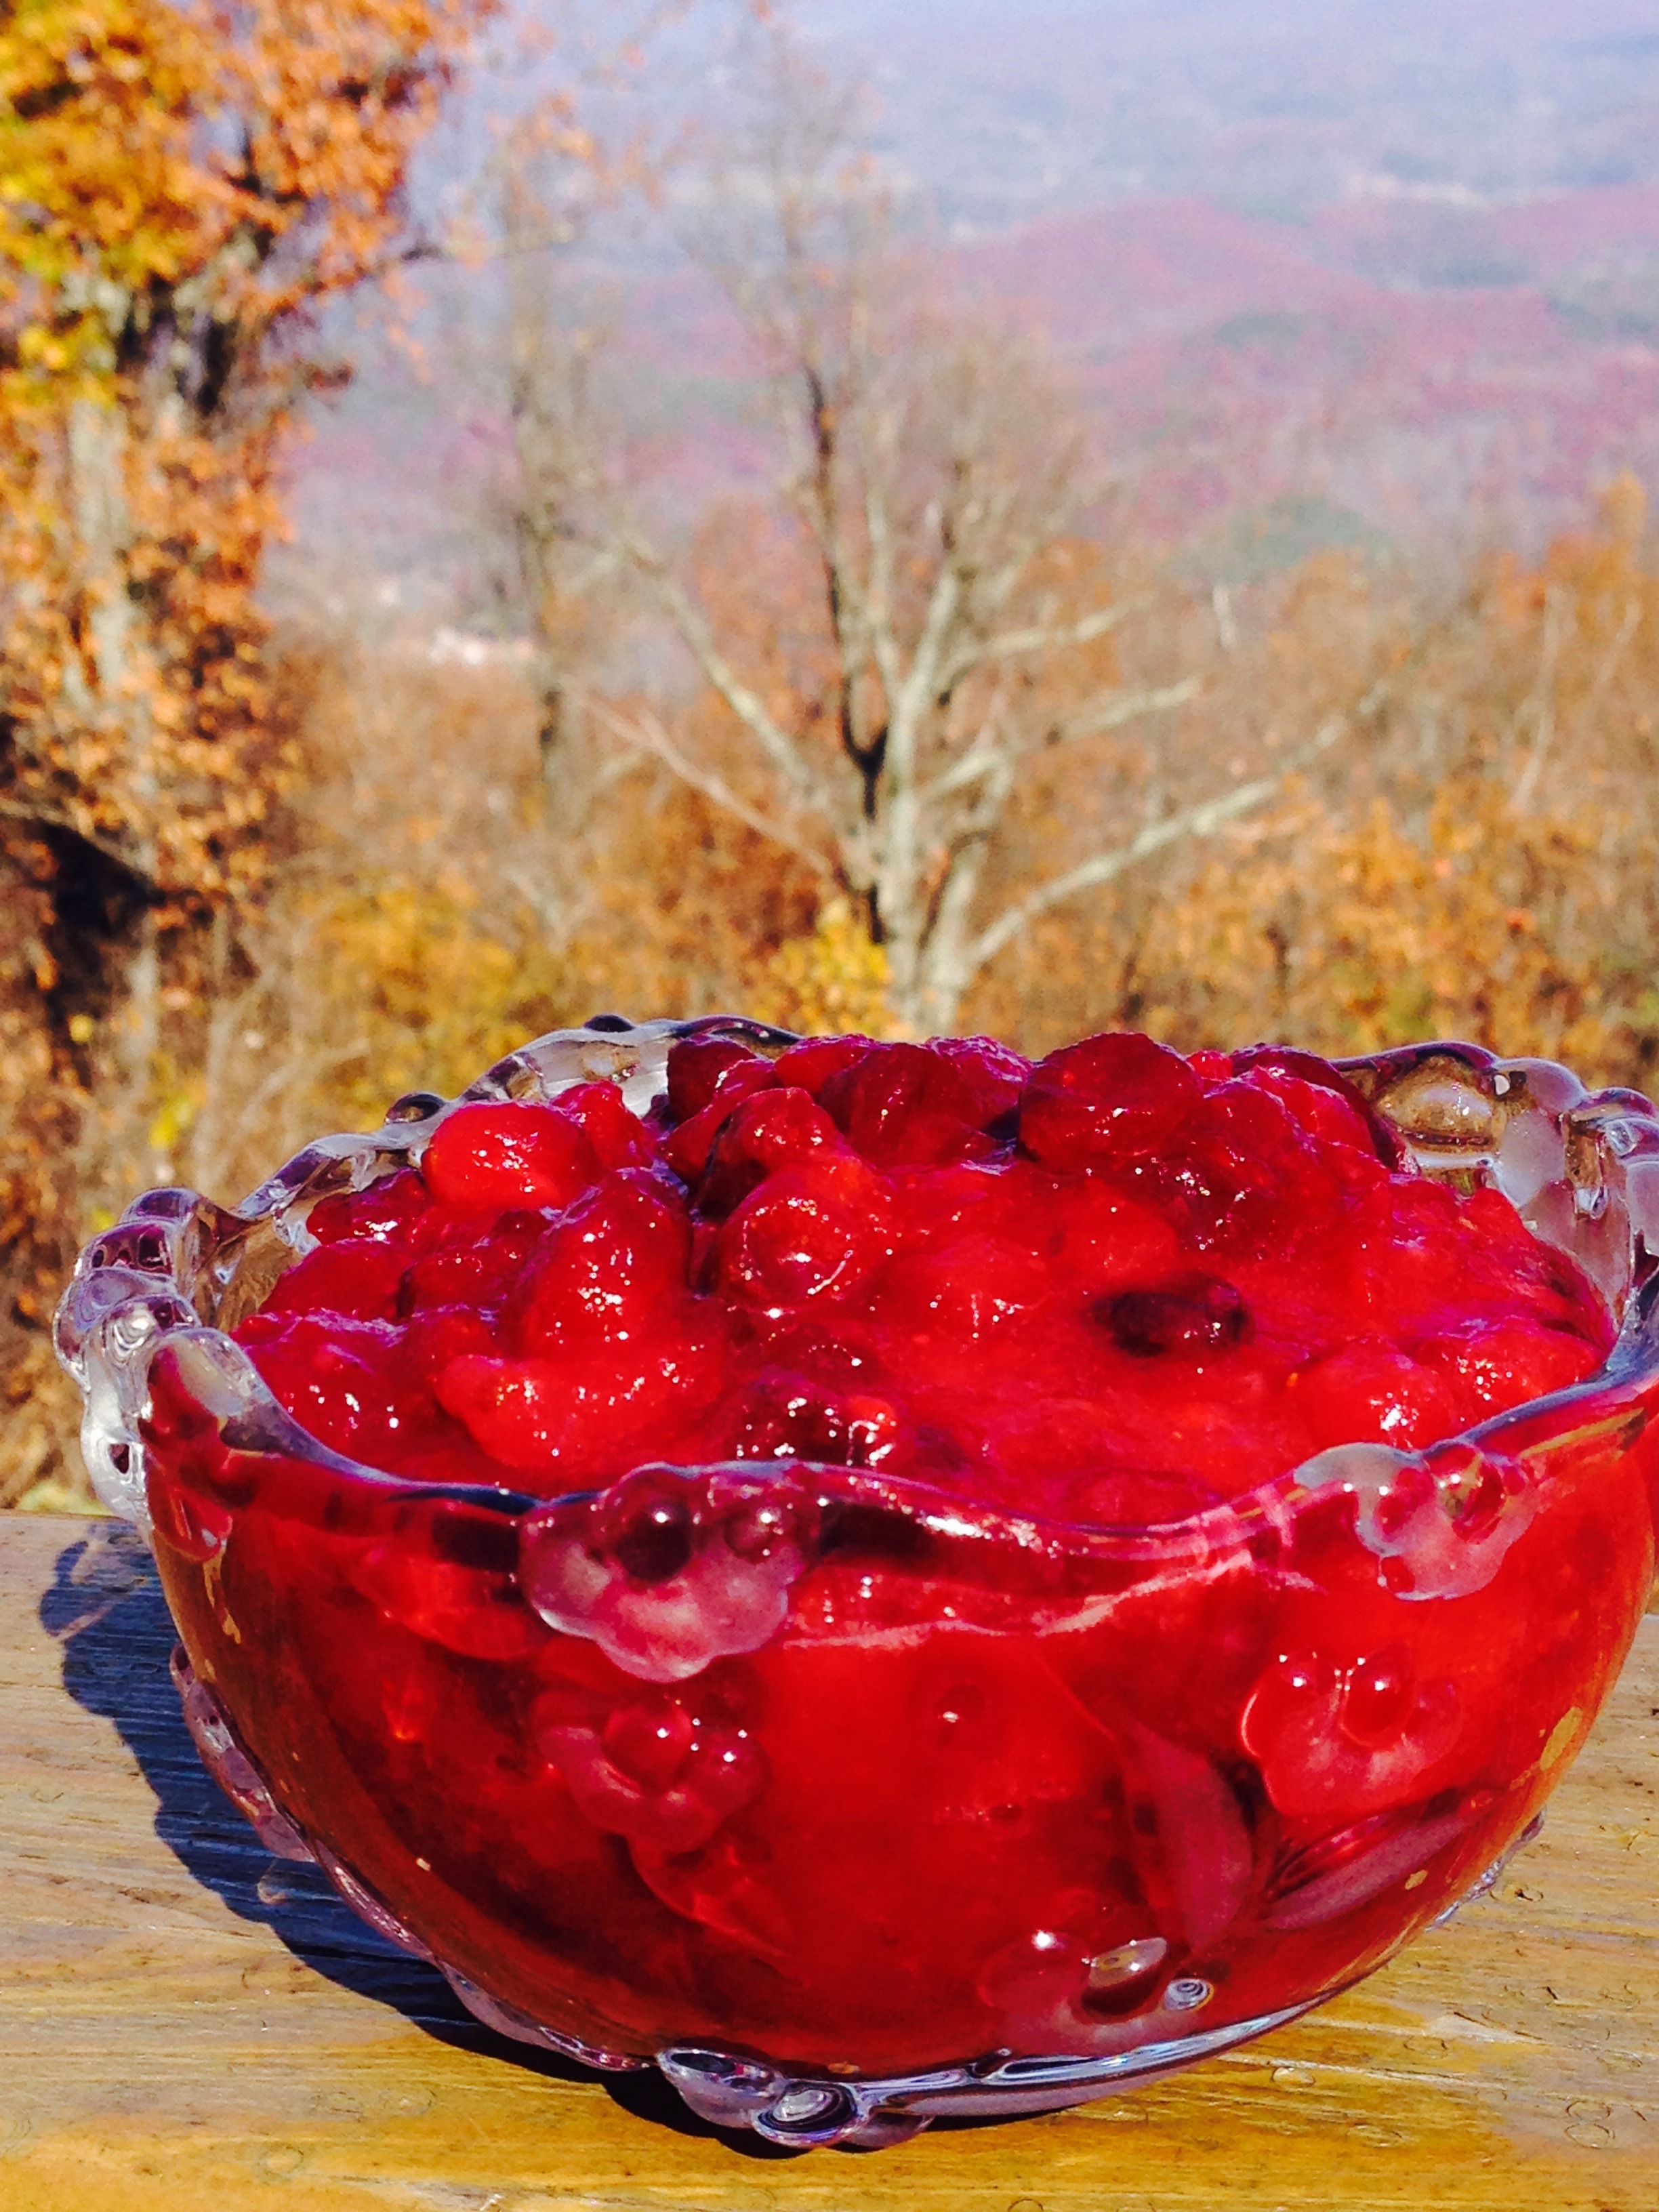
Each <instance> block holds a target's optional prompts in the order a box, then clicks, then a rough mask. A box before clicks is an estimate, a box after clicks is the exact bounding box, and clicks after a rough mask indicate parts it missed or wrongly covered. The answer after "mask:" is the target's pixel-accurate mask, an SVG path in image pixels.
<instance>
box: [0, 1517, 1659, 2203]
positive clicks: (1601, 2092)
mask: <svg viewBox="0 0 1659 2212" xmlns="http://www.w3.org/2000/svg"><path fill="white" fill-rule="evenodd" d="M170 1642H171V1633H170V1630H169V1627H168V1626H167V1620H166V1616H165V1613H164V1611H163V1609H162V1606H161V1600H160V1598H159V1595H157V1593H156V1590H155V1583H154V1581H153V1579H152V1578H151V1577H150V1574H149V1567H148V1562H147V1559H146V1558H145V1555H144V1554H143V1551H142V1550H141V1549H139V1548H138V1547H136V1546H135V1545H134V1544H133V1543H132V1541H131V1540H130V1539H129V1538H127V1537H126V1536H125V1534H113V1535H112V1533H111V1532H110V1529H109V1528H108V1525H107V1524H99V1523H86V1522H76V1521H70V1520H62V1519H52V1518H47V1517H44V1516H43V1517H38V1518H35V1517H30V1518H10V1519H5V1520H0V2207H3V2208H4V2212H112V2208H119V2212H197V2208H200V2212H253V2208H255V2207H258V2208H261V2209H262V2212H274V2208H280V2207H282V2206H284V2205H290V2206H293V2207H295V2208H296V2212H298V2208H301V2207H303V2208H305V2212H589V2208H592V2212H635V2208H647V2207H648V2208H652V2212H656V2209H657V2208H662V2212H670V2208H672V2212H726V2209H727V2208H732V2212H739V2209H740V2212H793V2208H796V2207H799V2208H804V2212H805V2209H807V2208H810V2212H1198V2209H1199V2208H1203V2212H1212V2208H1213V2212H1223V2208H1226V2212H1231V2208H1235V2207H1237V2208H1241V2212H1243V2208H1246V2207H1248V2208H1249V2212H1303V2208H1307V2209H1308V2212H1339V2209H1340V2208H1348V2207H1365V2208H1383V2207H1390V2208H1392V2207H1396V2206H1399V2207H1407V2206H1408V2207H1411V2208H1413V2212H1462V2208H1466V2207H1468V2208H1474V2207H1480V2208H1482V2212H1486V2208H1492V2212H1656V2208H1659V1618H1654V1617H1650V1619H1649V1620H1647V1621H1646V1622H1645V1623H1644V1630H1643V1635H1642V1638H1641V1640H1640V1642H1639V1644H1638V1649H1637V1652H1636V1655H1635V1656H1634V1657H1633V1659H1632V1663H1631V1666H1630V1668H1629V1669H1628V1671H1627V1673H1626V1678H1625V1680H1624V1683H1623V1686H1621V1688H1620V1692H1619V1693H1618V1695H1617V1696H1616V1698H1615V1699H1614V1700H1613V1705H1612V1708H1611V1709H1610V1711H1608V1712H1607V1715H1606V1716H1605V1717H1604V1718H1603V1720H1602V1723H1601V1728H1600V1729H1599V1731H1598V1733H1597V1735H1596V1736H1595V1739H1594V1741H1592V1743H1591V1745H1590V1747H1589V1749H1588V1751H1587V1752H1586V1753H1584V1756H1583V1759H1582V1760H1581V1761H1580V1763H1579V1765H1578V1766H1577V1769H1576V1771H1574V1772H1573V1774H1572V1775H1571V1777H1570V1778H1569V1779H1568V1781H1567V1783H1566V1784H1565V1785H1564V1787H1563V1789H1562V1790H1561V1792H1560V1794H1559V1797H1558V1798H1557V1800H1556V1802H1555V1805H1554V1807H1553V1811H1552V1815H1551V1820H1550V1824H1549V1826H1548V1828H1547V1831H1546V1832H1545V1835H1544V1837H1543V1838H1542V1839H1541V1841H1540V1842H1539V1843H1537V1844H1534V1846H1533V1848H1532V1849H1531V1850H1529V1851H1528V1852H1527V1853H1526V1854H1525V1855H1524V1856H1523V1857H1522V1858H1521V1859H1519V1860H1517V1861H1516V1863H1515V1864H1514V1866H1513V1867H1512V1868H1511V1869H1510V1874H1509V1875H1508V1876H1507V1877H1506V1878H1505V1879H1504V1881H1503V1883H1502V1884H1501V1885H1500V1888H1499V1891H1498V1894H1497V1895H1496V1896H1494V1897H1493V1898H1492V1899H1488V1900H1486V1902H1485V1903H1483V1904H1481V1905H1477V1906H1474V1907H1472V1908H1470V1909H1469V1910H1468V1911H1466V1912H1465V1913H1464V1914H1463V1915H1462V1917H1461V1918H1460V1919H1459V1920H1458V1921H1457V1922H1455V1923H1454V1924H1453V1925H1452V1926H1451V1927H1449V1928H1448V1929H1443V1930H1442V1931H1440V1932H1438V1933H1437V1934H1434V1935H1431V1936H1429V1937H1427V1938H1425V1940H1424V1941H1423V1942H1420V1943H1419V1945H1418V1946H1417V1947H1416V1948H1414V1949H1413V1951H1412V1952H1411V1953H1410V1954H1409V1955H1408V1956H1407V1957H1405V1958H1403V1959H1401V1960H1399V1961H1398V1962H1396V1964H1395V1966H1392V1967H1391V1968H1390V1969H1389V1971H1388V1972H1385V1973H1383V1974H1382V1975H1380V1976H1379V1977H1377V1978H1376V1979H1374V1980H1373V1981H1372V1982H1371V1983H1370V1984H1368V1985H1367V1986H1365V1987H1364V1989H1362V1990H1358V1991H1356V1992H1355V1993H1353V1994H1352V1995H1351V1996H1347V1997H1345V1998H1343V1999H1341V2000H1340V2001H1339V2002H1336V2003H1334V2004H1333V2005H1330V2006H1329V2007H1328V2008H1326V2009H1325V2010H1323V2011H1322V2012H1321V2013H1318V2014H1316V2015H1313V2016H1311V2017H1310V2019H1308V2020H1306V2021H1303V2022H1301V2023H1299V2024H1297V2026H1295V2027H1291V2028H1287V2029H1285V2030H1283V2031H1281V2032H1280V2033H1279V2034H1278V2035H1276V2036H1274V2037H1273V2038H1271V2039H1269V2040H1267V2041H1266V2042H1264V2043H1261V2044H1259V2045H1255V2047H1253V2048H1250V2049H1247V2050H1244V2051H1239V2052H1237V2053H1235V2054H1233V2055H1232V2056H1231V2057H1224V2058H1219V2059H1217V2060H1214V2061H1212V2062H1211V2063H1209V2064H1207V2065H1206V2066H1204V2067H1202V2068H1200V2069H1197V2070H1195V2071H1194V2072H1192V2073H1190V2074H1188V2075H1184V2076H1182V2077H1178V2078H1176V2079H1175V2080H1171V2081H1166V2082H1164V2083H1163V2084H1161V2085H1155V2086H1153V2087H1148V2088H1145V2089H1142V2090H1139V2091H1138V2092H1136V2093H1133V2094H1129V2095H1126V2096H1123V2097H1121V2098H1119V2099H1117V2100H1114V2101H1111V2102H1109V2103H1105V2104H1101V2105H1096V2106H1091V2107H1088V2108H1086V2109H1085V2110H1083V2111H1081V2112H1073V2113H1065V2114H1060V2115H1056V2116H1054V2117H1052V2118H1042V2119H1035V2120H1025V2121H1019V2122H1011V2123H1004V2124H1000V2125H996V2126H988V2127H978V2128H949V2129H939V2130H934V2131H933V2133H931V2134H928V2135H924V2136H921V2137H920V2138H919V2139H918V2140H917V2141H915V2142H912V2143H910V2144H908V2145H906V2146H905V2147H904V2148H901V2149H898V2150H895V2151H888V2152H884V2153H882V2154H879V2155H877V2156H873V2157H855V2156H848V2155H845V2154H839V2153H834V2152H817V2153H812V2154H806V2155H804V2156H795V2155H790V2154H782V2153H763V2154H757V2152H756V2151H755V2150H754V2149H752V2148H737V2147H734V2146H733V2145H732V2143H730V2142H726V2141H725V2140H722V2139H721V2138H720V2137H718V2136H715V2135H714V2134H713V2133H712V2131H710V2130H708V2129H706V2128H704V2127H703V2126H702V2124H700V2123H697V2122H696V2121H694V2120H692V2119H691V2118H690V2116H689V2115H687V2114H686V2113H685V2112H683V2111H682V2110H681V2109H680V2107H679V2106H678V2101H677V2100H675V2099H674V2098H672V2097H671V2095H670V2094H669V2093H667V2092H666V2090H665V2088H663V2087H661V2085H659V2083H658V2082H657V2081H656V2077H655V2076H654V2075H651V2076H639V2077H633V2078H620V2079H618V2080H617V2081H611V2082H605V2081H595V2080H592V2079H591V2078H588V2077H586V2076H579V2075H577V2074H576V2072H575V2070H574V2069H563V2068H562V2067H560V2066H559V2065H557V2064H556V2063H553V2062H548V2063H537V2062H534V2061H532V2063H528V2064H526V2061H525V2057H524V2054H523V2052H522V2051H520V2048H519V2047H518V2046H514V2045H507V2044H502V2043H500V2042H497V2041H496V2040H495V2039H494V2038H492V2037H491V2036H490V2035H489V2034H488V2033H485V2032H484V2031H483V2030H482V2029H480V2028H478V2027H476V2026H475V2025H474V2024H473V2023H472V2022H471V2021H470V2019H468V2018H467V2016H465V2015H464V2014H462V2013H461V2012H460V2010H459V2008H458V2006H457V2005H456V2004H455V2002H453V1999H452V1998H451V1997H450V1996H449V1995H448V1992H447V1990H446V1988H445V1987H444V1985H443V1984H442V1983H441V1981H440V1980H439V1979H438V1978H437V1976H436V1975H435V1973H432V1972H429V1971H428V1970H427V1969H425V1968H423V1967H421V1966H416V1965H415V1964H414V1963H412V1962H410V1960H406V1959H404V1958H402V1957H401V1956H400V1955H398V1954H396V1953H394V1952H393V1951H392V1950H391V1949H390V1948H388V1947H386V1946H385V1945H383V1944H381V1943H380V1942H379V1941H378V1940H377V1939H376V1938H375V1937H374V1936H372V1935H371V1934H370V1933H369V1932H368V1930H367V1929H365V1928H363V1927H362V1925H361V1924H360V1923H358V1922H357V1921H356V1919H355V1918H354V1917H352V1916H351V1915H350V1914H349V1912H347V1911H346V1910H345V1908H344V1907H343V1905H339V1904H338V1903H337V1902H336V1900H335V1899H334V1898H333V1896H332V1893H331V1892H329V1891H328V1890H327V1889H326V1887H325V1885H323V1884H322V1882H321V1881H320V1879H319V1878H317V1877H315V1876H314V1875H313V1871H312V1870H311V1869H294V1868H292V1867H289V1866H286V1865H281V1864H275V1865H273V1864H272V1863H270V1861H269V1860H267V1858H266V1857H265V1856H264V1853H263V1852H262V1851H261V1850H259V1848H258V1844H256V1842H255V1840H254V1838H253V1837H252V1834H251V1833H250V1832H248V1831H247V1830H246V1829H245V1828H244V1827H243V1826H242V1824H241V1822H240V1820H239V1818H238V1817H237V1815H236V1814H234V1812H232V1811H231V1809H230V1808H228V1806H227V1805H226V1804H225V1803H223V1802H222V1800H221V1799H220V1797H219V1796H218V1794H217V1792H216V1790H214V1788H213V1787H212V1785H211V1784H210V1783H209V1782H208V1781H207V1779H206V1778H205V1777H204V1774H203V1773H202V1772H201V1771H200V1769H199V1767H198V1766H197V1762H196V1759H195V1754H194V1753H193V1752H192V1750H191V1746H190V1743H189V1741H188V1739H187V1737H186V1736H185V1732H184V1729H183V1728H182V1726H181V1725H180V1723H179V1717H178V1711H177V1705H176V1701H175V1699H174V1697H173V1691H172V1688H171V1686H169V1684H168V1682H167V1670H166V1659H167V1650H168V1646H169V1644H170Z"/></svg>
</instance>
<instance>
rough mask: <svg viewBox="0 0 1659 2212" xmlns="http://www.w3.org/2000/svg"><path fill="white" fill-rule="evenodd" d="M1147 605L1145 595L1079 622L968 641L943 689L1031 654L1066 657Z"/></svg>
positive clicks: (951, 663)
mask: <svg viewBox="0 0 1659 2212" xmlns="http://www.w3.org/2000/svg"><path fill="white" fill-rule="evenodd" d="M1146 603H1147V602H1146V595H1145V594H1144V593H1143V594H1141V595H1140V596H1139V598H1136V599H1120V600H1118V601H1116V602H1115V604H1114V605H1111V606H1109V607H1101V608H1098V609H1097V611H1096V612H1095V613H1093V614H1091V615H1085V616H1084V617H1083V618H1082V620H1081V621H1080V622H1074V623H1059V624H1058V625H1055V626H1053V627H1048V628H1045V627H1042V626H1041V625H1037V626H1034V627H1030V628H1028V629H1010V630H1004V631H1002V632H1001V633H1000V635H993V636H989V637H984V638H978V639H972V640H969V641H968V642H967V643H966V644H965V645H963V647H961V649H960V650H959V651H958V652H957V653H956V654H955V655H954V656H953V657H952V659H951V660H950V661H949V662H948V663H947V664H946V666H945V674H944V678H943V681H942V684H941V686H940V688H941V689H942V690H951V689H953V688H954V686H955V685H957V684H959V683H960V682H961V681H962V678H963V677H964V676H967V675H969V674H970V673H971V672H972V671H973V670H975V668H981V667H983V666H985V665H987V663H988V662H993V661H1002V660H1015V659H1022V658H1024V655H1025V654H1027V653H1066V652H1068V651H1069V650H1070V649H1071V648H1072V647H1074V646H1079V645H1088V644H1091V642H1092V641H1093V640H1094V639H1096V638H1097V637H1105V636H1107V635H1109V633H1110V632H1111V631H1112V630H1115V629H1118V628H1119V627H1120V626H1121V624H1122V623H1126V622H1127V620H1128V618H1129V617H1130V616H1131V615H1132V614H1135V613H1138V612H1139V611H1140V610H1141V609H1142V608H1143V607H1144V606H1146Z"/></svg>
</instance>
